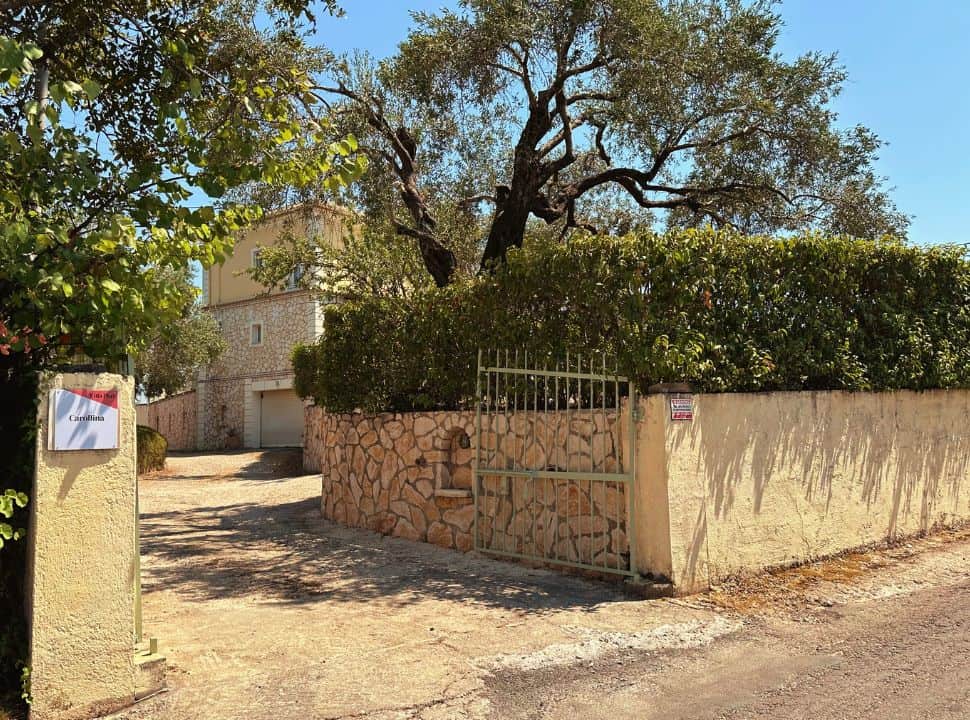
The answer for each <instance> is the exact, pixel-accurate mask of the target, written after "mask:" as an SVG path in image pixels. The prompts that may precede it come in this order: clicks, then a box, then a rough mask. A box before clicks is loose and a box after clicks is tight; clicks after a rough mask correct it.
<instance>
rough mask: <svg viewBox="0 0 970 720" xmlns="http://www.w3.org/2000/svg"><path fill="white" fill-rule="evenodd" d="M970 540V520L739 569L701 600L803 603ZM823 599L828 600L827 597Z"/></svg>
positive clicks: (758, 610) (743, 607) (773, 608)
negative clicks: (799, 561)
mask: <svg viewBox="0 0 970 720" xmlns="http://www.w3.org/2000/svg"><path fill="white" fill-rule="evenodd" d="M967 541H970V525H965V526H963V527H961V528H957V529H947V530H940V531H937V532H933V533H931V534H928V535H926V536H923V537H918V538H909V539H906V540H902V541H898V542H895V543H892V544H886V545H881V546H875V547H872V548H867V549H861V550H852V551H848V552H845V553H842V554H841V555H837V556H834V557H831V558H827V559H825V560H819V561H817V562H812V563H806V564H804V565H798V566H794V567H788V568H780V569H775V570H769V571H766V572H763V573H758V574H754V575H738V576H735V577H733V578H730V579H729V580H727V581H725V582H724V583H722V584H721V585H718V586H717V587H714V588H712V589H711V591H710V592H709V593H708V594H707V595H705V596H704V598H703V599H702V600H701V603H702V604H704V605H707V606H713V607H716V608H721V609H724V610H729V611H732V612H737V613H742V614H754V615H759V614H768V613H776V612H779V611H780V612H785V611H791V610H792V609H795V608H798V609H800V610H801V609H803V608H804V606H805V603H806V601H811V600H813V599H817V598H814V597H813V595H814V594H816V593H819V592H821V591H824V590H829V589H832V588H833V587H835V588H838V587H840V586H842V587H844V586H852V585H854V584H856V583H858V581H859V580H860V579H861V578H863V577H864V576H865V575H866V573H868V572H871V571H874V570H880V569H883V568H889V567H892V566H894V565H898V564H900V563H902V562H905V561H906V560H907V559H908V558H910V557H912V556H914V555H917V554H920V553H925V552H930V551H932V550H934V549H937V548H940V547H942V546H945V545H949V544H950V543H954V542H967ZM823 604H825V603H824V602H823Z"/></svg>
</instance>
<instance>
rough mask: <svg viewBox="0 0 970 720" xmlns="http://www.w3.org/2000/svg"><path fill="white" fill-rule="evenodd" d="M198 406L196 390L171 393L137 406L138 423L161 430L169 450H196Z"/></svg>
mask: <svg viewBox="0 0 970 720" xmlns="http://www.w3.org/2000/svg"><path fill="white" fill-rule="evenodd" d="M197 407H198V400H197V399H196V396H195V391H194V390H190V391H188V392H184V393H179V394H178V395H171V396H169V397H167V398H164V399H162V400H156V401H155V402H151V403H148V404H147V405H138V406H136V410H137V415H138V424H139V425H147V426H148V427H150V428H154V429H155V430H157V431H158V432H160V433H161V434H162V435H163V436H164V437H165V439H166V440H168V449H169V450H195V449H196V447H197V443H196V437H195V433H196V409H197Z"/></svg>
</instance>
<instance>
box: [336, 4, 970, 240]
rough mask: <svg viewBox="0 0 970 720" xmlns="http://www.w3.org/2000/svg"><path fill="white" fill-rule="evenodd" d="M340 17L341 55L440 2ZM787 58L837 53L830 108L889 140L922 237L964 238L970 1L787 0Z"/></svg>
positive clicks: (896, 178)
mask: <svg viewBox="0 0 970 720" xmlns="http://www.w3.org/2000/svg"><path fill="white" fill-rule="evenodd" d="M341 4H342V5H343V7H344V9H345V11H346V16H345V17H343V18H339V19H335V18H330V17H323V16H320V17H318V21H319V22H318V30H317V35H318V37H319V39H320V40H321V42H322V43H323V44H326V45H328V46H329V47H330V48H332V49H333V50H336V51H337V52H345V51H349V50H352V49H354V48H361V49H365V50H368V51H369V52H371V53H372V54H373V55H375V56H377V57H383V56H386V55H389V54H391V53H392V52H393V51H394V48H395V47H396V46H397V43H398V42H400V41H401V40H402V39H403V38H404V37H405V35H406V34H407V29H408V27H409V25H410V18H409V16H408V11H409V10H412V9H413V10H434V9H437V8H439V7H441V6H442V5H449V4H450V5H454V3H447V2H445V1H444V0H342V3H341ZM780 11H781V14H782V17H783V18H784V20H785V24H786V26H785V29H784V31H783V33H782V36H781V38H780V50H781V52H782V53H784V54H785V55H786V56H791V57H794V56H795V55H797V54H799V53H802V52H805V51H808V50H820V51H823V52H837V53H838V54H839V57H840V59H841V62H842V64H843V65H845V66H846V68H847V70H848V72H849V80H848V82H847V83H846V85H845V88H844V90H843V93H842V96H841V97H839V98H838V99H837V100H836V103H835V108H836V110H837V111H838V112H839V114H840V116H841V118H840V120H841V122H843V123H844V124H846V125H850V126H851V125H855V124H857V123H862V124H863V125H867V126H868V127H870V128H872V129H873V130H875V131H876V132H877V133H878V134H879V136H880V137H882V138H883V140H885V141H887V142H888V143H889V146H888V147H886V148H883V151H882V153H881V159H880V162H879V165H878V168H879V171H880V173H881V174H883V175H886V176H888V178H889V185H890V186H892V187H895V188H896V189H895V192H894V197H895V199H896V203H897V205H898V206H899V207H900V209H901V210H903V211H904V212H906V213H908V214H910V215H913V216H915V217H914V219H913V224H912V227H911V228H910V238H911V239H912V240H914V241H915V242H918V243H926V244H935V243H941V242H968V241H970V130H968V127H970V2H967V0H922V1H920V2H915V1H914V0H788V2H785V3H784V4H782V5H781V6H780Z"/></svg>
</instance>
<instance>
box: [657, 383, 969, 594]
mask: <svg viewBox="0 0 970 720" xmlns="http://www.w3.org/2000/svg"><path fill="white" fill-rule="evenodd" d="M695 401H696V404H697V412H696V416H695V419H694V421H693V422H691V423H670V425H671V427H670V428H669V430H668V440H667V447H668V464H669V467H670V473H671V478H672V479H671V483H672V484H673V483H674V482H675V479H676V482H684V481H685V479H686V484H688V485H690V486H691V487H692V488H693V489H694V490H695V491H699V490H701V488H703V493H704V494H705V500H706V501H705V502H704V503H703V504H702V507H701V509H700V514H699V516H698V517H697V518H696V520H695V522H694V524H693V526H692V538H691V541H690V542H691V546H690V549H689V551H688V556H689V557H690V558H692V559H693V560H692V562H691V563H690V566H689V568H688V575H689V576H690V575H692V574H693V573H694V571H695V569H696V565H697V562H698V560H699V556H700V554H701V547H702V546H703V545H704V543H705V542H707V538H708V532H709V526H710V525H712V524H714V525H717V524H723V525H727V524H728V523H730V524H731V525H732V526H735V527H738V528H741V529H742V531H743V532H744V533H746V534H747V535H748V536H749V537H751V536H757V534H758V532H759V528H762V529H765V528H767V527H771V526H772V525H774V526H776V527H777V526H780V525H781V524H782V523H784V524H786V525H787V526H788V527H787V530H786V531H791V532H792V533H793V534H795V535H799V536H800V537H801V539H802V542H804V544H805V547H804V548H803V549H802V550H803V551H804V554H805V555H806V556H811V555H813V554H817V550H818V549H819V547H820V545H824V541H823V540H822V539H821V538H825V537H829V536H830V535H831V534H832V533H833V532H840V531H841V532H843V533H845V535H846V536H848V535H849V534H851V533H855V534H856V535H857V536H858V542H857V543H856V545H861V544H865V543H867V542H873V541H877V540H881V539H886V538H892V537H896V536H900V535H904V534H910V533H915V532H920V531H926V530H929V529H930V528H931V527H933V526H934V525H936V524H940V523H946V522H951V521H953V520H955V519H958V518H960V517H967V516H968V515H970V504H968V502H967V498H966V497H964V496H963V495H962V494H961V493H962V492H963V484H964V483H965V482H966V481H967V478H968V474H970V431H968V430H967V418H968V417H970V392H968V391H961V390H954V391H932V392H923V393H916V392H887V393H843V392H813V393H808V392H803V393H786V392H779V393H765V394H738V395H698V396H695ZM668 422H669V421H668ZM673 491H674V490H673V488H672V492H673ZM961 499H962V500H963V504H962V505H961ZM672 503H673V501H672ZM674 509H675V505H674V504H672V505H671V512H674ZM836 524H839V525H841V528H839V529H838V530H835V529H834V526H835V525H836ZM793 526H798V527H795V528H794V529H792V528H793ZM751 539H754V538H753V537H752V538H751ZM839 549H846V548H836V549H834V550H833V549H828V548H826V549H825V551H827V552H833V551H837V550H839ZM793 554H794V555H801V552H800V551H798V550H794V551H793Z"/></svg>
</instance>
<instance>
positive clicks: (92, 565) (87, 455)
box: [27, 374, 137, 720]
mask: <svg viewBox="0 0 970 720" xmlns="http://www.w3.org/2000/svg"><path fill="white" fill-rule="evenodd" d="M64 387H66V388H90V389H109V388H118V389H119V390H120V393H119V408H120V415H121V431H120V436H119V446H120V448H119V449H118V450H82V451H71V452H54V451H50V450H48V449H47V426H48V417H47V414H48V394H49V393H48V391H49V390H50V389H51V388H64ZM38 423H39V430H38V434H37V469H36V474H35V478H34V488H33V492H32V494H31V497H30V505H29V507H30V509H31V532H30V538H29V548H28V558H29V559H28V577H27V583H28V588H27V605H28V608H27V610H28V622H29V628H30V664H31V681H32V693H33V704H32V706H31V711H30V717H31V720H53V719H57V720H67V719H68V718H82V717H93V716H94V715H96V714H103V713H106V712H109V711H112V710H114V709H117V708H119V707H123V706H125V705H129V704H131V703H132V702H133V701H134V694H135V666H134V629H135V618H134V607H135V593H134V579H135V575H134V573H135V572H136V567H137V564H136V558H135V470H136V464H135V405H134V386H133V383H132V380H131V379H130V378H127V379H126V378H123V377H122V376H120V375H113V374H97V375H95V374H70V375H54V376H50V377H48V378H47V380H46V382H45V383H44V384H42V388H41V397H40V403H39V407H38Z"/></svg>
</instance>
